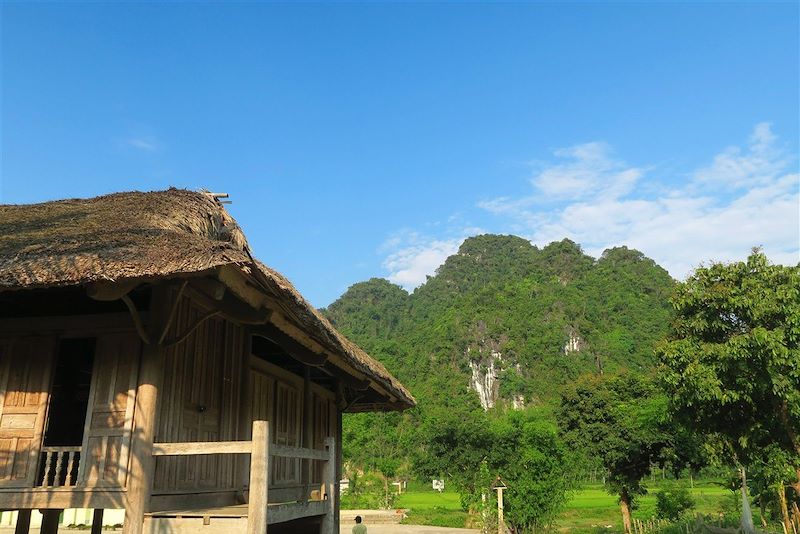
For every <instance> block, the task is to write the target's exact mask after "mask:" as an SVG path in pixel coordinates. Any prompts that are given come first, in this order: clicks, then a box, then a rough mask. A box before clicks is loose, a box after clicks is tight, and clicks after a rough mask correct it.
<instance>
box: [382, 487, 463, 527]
mask: <svg viewBox="0 0 800 534" xmlns="http://www.w3.org/2000/svg"><path fill="white" fill-rule="evenodd" d="M395 506H396V507H397V508H407V509H408V517H407V518H405V519H404V520H403V524H406V525H430V526H435V527H455V528H460V527H463V526H464V525H465V524H466V522H467V513H466V512H465V511H463V510H462V509H461V497H460V495H459V494H458V493H456V492H454V491H443V492H441V493H440V492H438V491H433V490H432V489H430V487H424V486H422V485H420V484H413V483H411V484H409V490H408V491H407V492H406V493H403V494H402V495H400V496H398V498H397V500H396V501H395Z"/></svg>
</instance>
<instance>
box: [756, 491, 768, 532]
mask: <svg viewBox="0 0 800 534" xmlns="http://www.w3.org/2000/svg"><path fill="white" fill-rule="evenodd" d="M758 508H759V512H760V514H759V516H760V518H761V528H762V530H767V504H766V503H765V502H764V494H763V493H762V494H761V496H760V497H759V498H758Z"/></svg>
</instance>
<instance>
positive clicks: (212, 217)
mask: <svg viewBox="0 0 800 534" xmlns="http://www.w3.org/2000/svg"><path fill="white" fill-rule="evenodd" d="M224 266H235V267H236V268H238V269H240V270H241V272H242V273H244V274H245V275H246V276H248V277H249V278H252V279H254V280H255V281H256V282H257V284H256V285H257V286H258V287H260V288H261V290H262V291H264V292H265V293H267V294H270V296H271V297H273V298H275V299H276V300H277V301H278V302H280V304H281V307H282V308H283V309H285V310H286V311H287V313H288V314H290V315H291V316H292V317H293V318H294V320H295V321H296V322H297V323H298V327H299V328H301V329H302V330H303V331H304V332H305V333H306V334H307V335H308V336H309V337H310V338H311V339H313V340H314V341H315V342H318V343H319V344H320V345H321V346H323V347H325V348H326V349H327V350H329V351H331V352H332V353H333V354H336V355H337V356H339V357H341V358H342V360H344V361H345V362H346V363H347V364H348V365H350V366H352V367H353V368H354V369H356V370H358V371H360V372H362V373H364V374H365V375H366V376H367V377H369V378H370V379H371V380H373V381H374V382H376V383H377V384H379V385H380V386H381V387H383V388H384V389H386V390H387V391H388V392H389V393H390V394H392V395H394V396H395V397H397V399H398V403H399V404H400V405H404V406H413V405H414V402H415V401H414V398H413V397H412V396H411V394H410V393H409V392H408V390H406V388H405V387H403V385H402V384H400V382H398V381H397V380H396V379H395V378H394V377H393V376H392V375H391V374H390V373H389V372H388V371H387V370H386V369H385V368H384V367H383V365H381V364H380V363H379V362H377V361H376V360H374V359H373V358H371V357H370V356H369V355H367V354H366V353H365V352H364V351H363V350H361V349H360V348H359V347H358V346H356V345H355V344H354V343H352V342H351V341H349V340H348V339H347V338H345V337H344V336H342V335H341V334H340V333H339V332H337V331H336V329H334V328H333V326H331V324H330V323H329V322H328V321H327V320H326V319H325V318H324V317H323V316H322V315H321V314H320V313H319V312H318V311H317V310H316V309H314V307H313V306H311V305H310V304H309V303H308V302H306V300H305V299H304V298H303V297H302V295H300V293H298V292H297V290H296V289H295V288H294V286H292V284H291V283H290V282H289V281H288V280H287V279H286V278H285V277H283V276H282V275H281V274H279V273H278V272H276V271H274V270H272V269H270V268H268V267H266V266H265V265H264V264H262V263H260V262H259V261H257V260H255V259H254V258H253V257H252V256H251V254H250V250H249V247H248V245H247V241H246V239H245V236H244V234H243V233H242V231H241V229H240V228H239V226H238V225H237V224H236V221H235V220H234V219H233V218H232V217H231V216H230V215H229V214H228V212H227V211H225V209H224V207H223V206H222V204H221V203H220V202H219V201H218V200H216V199H215V198H213V197H212V196H210V195H208V194H204V193H196V192H192V191H186V190H179V189H170V190H168V191H157V192H151V193H140V192H130V193H116V194H113V195H106V196H101V197H96V198H90V199H73V200H59V201H54V202H45V203H41V204H28V205H0V292H1V291H9V290H20V289H34V288H50V287H65V286H75V285H80V284H86V283H90V282H98V281H122V280H126V279H141V280H142V281H147V280H155V279H163V278H177V277H180V276H182V275H194V274H198V273H203V272H212V271H213V270H214V269H216V268H219V267H224Z"/></svg>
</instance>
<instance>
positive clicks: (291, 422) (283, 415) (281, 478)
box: [272, 382, 301, 484]
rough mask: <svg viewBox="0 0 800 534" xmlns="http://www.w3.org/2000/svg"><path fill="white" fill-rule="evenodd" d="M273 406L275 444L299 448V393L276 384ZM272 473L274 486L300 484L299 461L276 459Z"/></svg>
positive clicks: (289, 387)
mask: <svg viewBox="0 0 800 534" xmlns="http://www.w3.org/2000/svg"><path fill="white" fill-rule="evenodd" d="M276 394H277V395H276V396H277V402H276V404H275V444H276V445H289V446H291V447H299V446H300V420H301V414H300V391H299V390H298V389H296V388H294V387H292V386H290V385H289V384H287V383H285V382H278V383H277V387H276ZM273 463H274V466H275V467H274V470H273V473H272V476H273V483H274V484H291V483H299V482H300V460H299V459H296V458H281V457H276V458H275V460H274V462H273Z"/></svg>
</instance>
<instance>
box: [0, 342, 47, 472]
mask: <svg viewBox="0 0 800 534" xmlns="http://www.w3.org/2000/svg"><path fill="white" fill-rule="evenodd" d="M54 348H55V339H54V338H52V337H26V338H17V339H11V340H2V341H0V487H21V486H32V485H33V483H34V479H35V477H36V474H37V471H38V465H39V450H40V448H41V445H42V431H43V429H44V421H45V417H46V415H47V401H48V398H49V396H50V395H49V391H50V373H51V369H52V367H53V356H54V352H55V350H54Z"/></svg>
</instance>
